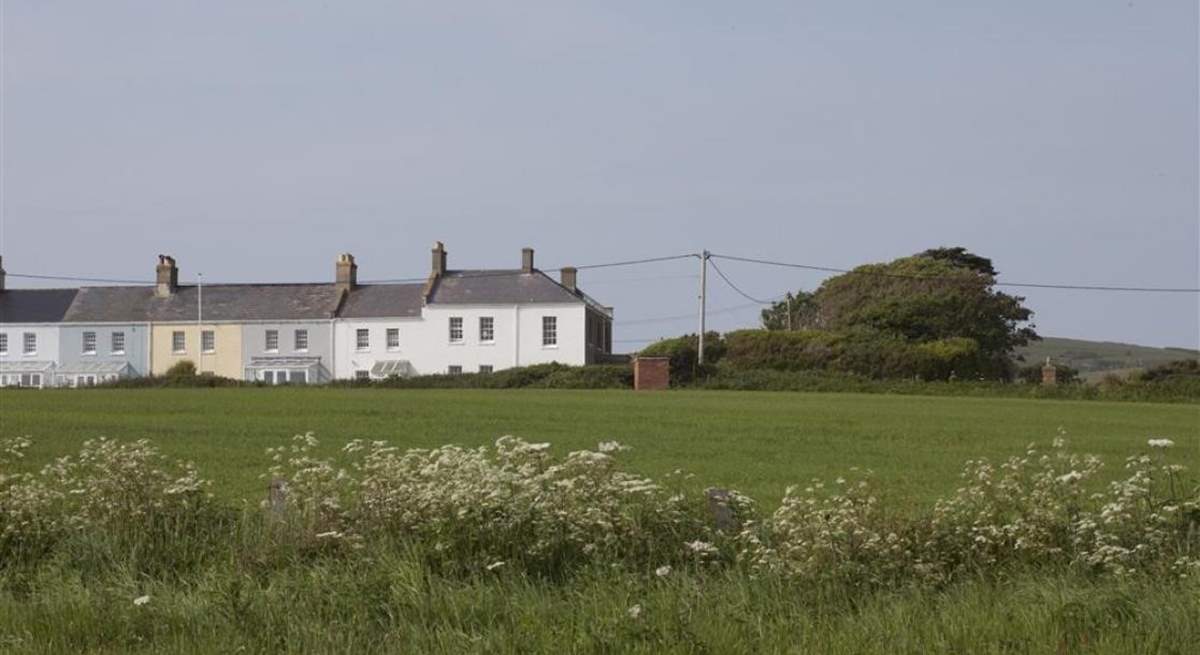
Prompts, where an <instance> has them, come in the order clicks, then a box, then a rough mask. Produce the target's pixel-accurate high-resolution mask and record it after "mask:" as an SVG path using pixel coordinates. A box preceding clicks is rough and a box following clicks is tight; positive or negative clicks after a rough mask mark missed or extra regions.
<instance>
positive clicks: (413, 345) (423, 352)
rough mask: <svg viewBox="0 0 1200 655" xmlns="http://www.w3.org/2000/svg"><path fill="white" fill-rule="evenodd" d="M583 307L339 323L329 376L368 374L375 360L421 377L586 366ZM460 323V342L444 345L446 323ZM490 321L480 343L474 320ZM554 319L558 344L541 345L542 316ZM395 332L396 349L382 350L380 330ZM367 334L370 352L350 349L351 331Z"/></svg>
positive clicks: (442, 308) (488, 308)
mask: <svg viewBox="0 0 1200 655" xmlns="http://www.w3.org/2000/svg"><path fill="white" fill-rule="evenodd" d="M584 312H585V309H584V306H583V305H582V304H563V305H523V306H517V305H433V306H427V307H425V308H424V309H423V310H422V317H421V318H419V319H416V318H407V319H340V320H338V321H337V323H336V324H335V326H334V340H335V352H336V354H335V357H334V359H335V375H336V376H337V377H338V378H342V379H349V378H353V377H354V376H355V371H359V370H365V371H370V370H371V367H372V366H374V365H375V363H376V362H379V361H387V360H406V361H408V362H409V363H411V364H412V366H413V368H414V369H416V372H417V373H418V374H421V375H428V374H436V373H446V372H448V370H449V367H450V366H461V367H462V371H463V372H464V373H475V372H478V371H479V367H480V366H491V367H492V368H493V369H494V370H497V371H498V370H500V369H504V368H511V367H513V366H528V365H530V364H542V363H547V362H560V363H563V364H573V365H579V366H581V365H583V364H585V363H586V357H587V355H586V353H587V344H586V334H585V332H584V330H585V326H584V320H585V318H584ZM452 316H458V317H461V318H462V319H463V340H462V342H461V343H451V342H450V318H451V317H452ZM484 316H490V317H492V319H493V326H494V327H493V329H494V333H495V338H494V340H493V342H491V343H485V342H482V341H481V340H480V338H479V337H480V334H479V319H480V318H481V317H484ZM543 316H556V317H558V345H557V346H543V345H542V317H543ZM389 327H394V328H399V330H400V347H399V348H397V349H394V350H388V349H387V347H386V343H387V342H386V330H387V328H389ZM359 328H366V329H368V330H370V337H371V338H370V347H369V348H368V349H367V350H358V349H357V348H356V331H357V330H358V329H359Z"/></svg>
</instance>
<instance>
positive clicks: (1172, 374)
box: [1137, 359, 1200, 383]
mask: <svg viewBox="0 0 1200 655" xmlns="http://www.w3.org/2000/svg"><path fill="white" fill-rule="evenodd" d="M1137 379H1138V380H1140V381H1141V382H1149V383H1161V382H1173V381H1177V380H1183V379H1193V380H1200V359H1178V360H1175V361H1173V362H1167V363H1165V364H1159V365H1158V366H1155V367H1152V368H1150V369H1147V370H1145V371H1143V372H1142V373H1140V374H1139V375H1137Z"/></svg>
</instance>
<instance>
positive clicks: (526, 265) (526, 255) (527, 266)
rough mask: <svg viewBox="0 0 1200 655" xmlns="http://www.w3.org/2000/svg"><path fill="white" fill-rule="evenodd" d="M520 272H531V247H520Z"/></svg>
mask: <svg viewBox="0 0 1200 655" xmlns="http://www.w3.org/2000/svg"><path fill="white" fill-rule="evenodd" d="M521 272H522V273H532V272H533V248H528V247H526V248H521Z"/></svg>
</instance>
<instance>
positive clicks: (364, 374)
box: [354, 370, 371, 380]
mask: <svg viewBox="0 0 1200 655" xmlns="http://www.w3.org/2000/svg"><path fill="white" fill-rule="evenodd" d="M354 379H355V380H370V379H371V372H370V371H364V370H358V371H355V372H354Z"/></svg>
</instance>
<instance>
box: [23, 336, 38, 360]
mask: <svg viewBox="0 0 1200 655" xmlns="http://www.w3.org/2000/svg"><path fill="white" fill-rule="evenodd" d="M37 349H38V338H37V332H25V333H22V334H21V354H22V355H36V354H37Z"/></svg>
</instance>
